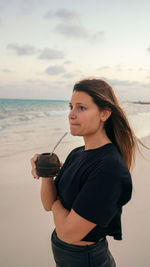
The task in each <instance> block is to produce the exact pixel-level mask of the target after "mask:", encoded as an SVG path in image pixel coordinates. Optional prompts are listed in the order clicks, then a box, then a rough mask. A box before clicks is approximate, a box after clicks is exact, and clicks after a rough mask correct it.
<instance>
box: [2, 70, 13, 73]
mask: <svg viewBox="0 0 150 267" xmlns="http://www.w3.org/2000/svg"><path fill="white" fill-rule="evenodd" d="M3 72H6V73H12V71H11V70H10V69H3Z"/></svg>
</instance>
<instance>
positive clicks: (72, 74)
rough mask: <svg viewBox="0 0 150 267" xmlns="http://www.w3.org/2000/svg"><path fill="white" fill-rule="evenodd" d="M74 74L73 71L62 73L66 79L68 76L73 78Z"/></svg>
mask: <svg viewBox="0 0 150 267" xmlns="http://www.w3.org/2000/svg"><path fill="white" fill-rule="evenodd" d="M74 76H75V73H65V74H64V75H63V77H64V78H66V79H70V78H73V77H74Z"/></svg>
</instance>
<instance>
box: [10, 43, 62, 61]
mask: <svg viewBox="0 0 150 267" xmlns="http://www.w3.org/2000/svg"><path fill="white" fill-rule="evenodd" d="M6 48H7V49H11V50H13V51H14V52H15V53H16V55H17V56H32V55H35V54H37V55H39V56H38V59H41V60H54V59H63V58H64V54H63V52H62V51H60V50H56V49H50V48H44V49H43V50H40V49H37V48H36V47H34V46H32V45H29V44H25V45H19V44H8V45H7V47H6Z"/></svg>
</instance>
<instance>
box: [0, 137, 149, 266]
mask: <svg viewBox="0 0 150 267" xmlns="http://www.w3.org/2000/svg"><path fill="white" fill-rule="evenodd" d="M143 141H144V143H145V144H147V145H149V146H150V137H146V138H144V139H143ZM68 145H69V144H68ZM66 146H67V144H66ZM60 147H61V146H60ZM69 149H70V148H69ZM35 152H36V151H27V152H23V153H19V154H16V155H14V156H11V157H5V158H1V159H0V177H1V178H0V214H1V220H0V236H1V242H0V266H2V267H20V266H21V267H27V266H30V267H41V266H44V267H54V266H55V263H54V260H53V256H52V252H51V243H50V237H51V233H52V231H53V229H54V224H53V220H52V214H51V212H46V211H44V209H43V207H42V204H41V201H40V180H39V181H36V180H34V179H33V178H32V176H31V173H30V172H31V167H30V158H31V156H32V155H33V154H34V153H35ZM43 152H44V151H43ZM144 153H145V155H147V156H148V157H149V159H150V152H146V150H144ZM63 158H64V155H63V153H62V155H61V160H63ZM149 177H150V161H147V160H145V159H144V158H143V157H142V156H140V155H139V154H137V159H136V166H135V168H134V171H133V186H134V191H133V197H132V200H131V201H130V203H128V205H127V206H125V207H124V209H123V216H122V226H123V240H122V241H115V240H113V239H112V238H108V240H109V246H110V249H111V251H112V254H113V255H114V257H115V259H116V263H117V267H127V266H128V267H141V266H144V267H149V266H150V258H149V243H150V234H149V225H150V209H149V202H150V194H149V190H150V179H149Z"/></svg>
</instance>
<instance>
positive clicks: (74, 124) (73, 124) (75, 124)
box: [70, 123, 79, 126]
mask: <svg viewBox="0 0 150 267" xmlns="http://www.w3.org/2000/svg"><path fill="white" fill-rule="evenodd" d="M70 126H79V124H77V123H71V124H70Z"/></svg>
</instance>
